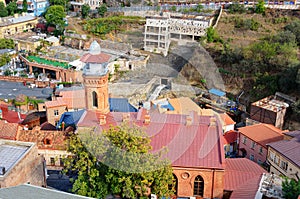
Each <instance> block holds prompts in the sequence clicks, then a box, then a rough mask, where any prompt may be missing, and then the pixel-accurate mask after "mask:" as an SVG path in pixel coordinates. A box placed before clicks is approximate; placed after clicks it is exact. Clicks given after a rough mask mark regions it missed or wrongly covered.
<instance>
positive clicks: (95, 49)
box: [90, 40, 101, 55]
mask: <svg viewBox="0 0 300 199" xmlns="http://www.w3.org/2000/svg"><path fill="white" fill-rule="evenodd" d="M100 53H101V47H100V45H99V44H98V42H97V41H96V40H94V41H93V42H92V43H91V45H90V54H92V55H99V54H100Z"/></svg>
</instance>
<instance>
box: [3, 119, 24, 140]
mask: <svg viewBox="0 0 300 199" xmlns="http://www.w3.org/2000/svg"><path fill="white" fill-rule="evenodd" d="M18 126H19V124H16V123H6V122H5V121H3V120H0V138H1V139H9V140H15V139H16V136H17V132H18Z"/></svg>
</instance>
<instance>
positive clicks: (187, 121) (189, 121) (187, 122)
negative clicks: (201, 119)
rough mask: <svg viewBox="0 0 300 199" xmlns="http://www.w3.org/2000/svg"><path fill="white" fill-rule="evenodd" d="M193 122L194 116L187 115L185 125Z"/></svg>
mask: <svg viewBox="0 0 300 199" xmlns="http://www.w3.org/2000/svg"><path fill="white" fill-rule="evenodd" d="M192 123H193V118H192V117H191V116H190V115H188V116H186V122H185V125H186V126H191V125H192Z"/></svg>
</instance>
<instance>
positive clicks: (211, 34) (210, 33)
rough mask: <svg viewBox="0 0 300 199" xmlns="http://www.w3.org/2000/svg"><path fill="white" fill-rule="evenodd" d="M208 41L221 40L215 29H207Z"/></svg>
mask: <svg viewBox="0 0 300 199" xmlns="http://www.w3.org/2000/svg"><path fill="white" fill-rule="evenodd" d="M206 40H207V42H208V43H212V42H217V41H219V40H220V37H219V35H218V34H217V32H216V30H215V29H214V28H213V27H209V28H207V29H206Z"/></svg>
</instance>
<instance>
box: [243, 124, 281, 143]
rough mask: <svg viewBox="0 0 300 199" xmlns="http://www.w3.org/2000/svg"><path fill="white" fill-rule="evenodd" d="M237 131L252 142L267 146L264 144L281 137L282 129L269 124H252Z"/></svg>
mask: <svg viewBox="0 0 300 199" xmlns="http://www.w3.org/2000/svg"><path fill="white" fill-rule="evenodd" d="M238 130H239V132H240V133H241V134H243V135H245V136H246V137H248V138H250V139H251V140H253V141H254V142H256V143H258V144H260V145H262V146H264V147H265V148H266V147H267V146H266V144H268V143H271V142H276V141H279V140H282V139H283V134H282V130H280V129H278V128H276V127H275V126H273V125H271V124H264V123H260V124H254V125H251V126H246V127H242V128H239V129H238Z"/></svg>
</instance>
